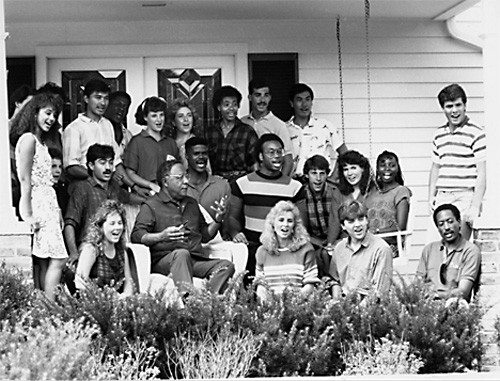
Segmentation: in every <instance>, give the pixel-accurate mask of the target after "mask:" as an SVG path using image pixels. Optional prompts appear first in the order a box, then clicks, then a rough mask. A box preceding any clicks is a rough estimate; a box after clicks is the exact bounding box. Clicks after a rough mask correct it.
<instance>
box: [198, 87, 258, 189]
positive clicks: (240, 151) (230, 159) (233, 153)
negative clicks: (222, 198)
mask: <svg viewBox="0 0 500 381" xmlns="http://www.w3.org/2000/svg"><path fill="white" fill-rule="evenodd" d="M241 98H242V97H241V94H240V92H239V91H238V90H236V89H235V88H234V87H232V86H222V87H221V88H220V89H218V90H217V91H216V92H215V94H214V97H213V99H212V106H213V108H214V110H216V111H217V112H218V113H219V114H220V119H219V121H218V122H217V123H216V124H215V125H214V126H212V127H210V128H209V129H208V130H207V131H206V133H205V139H206V140H207V143H208V149H209V151H208V155H209V158H210V165H211V167H212V172H213V174H214V175H219V176H222V177H224V178H225V179H227V180H228V181H233V180H236V179H237V178H238V177H241V176H244V175H246V174H247V173H250V172H252V171H253V170H255V167H256V165H255V144H256V143H257V139H258V137H257V134H256V132H255V131H254V130H253V129H252V127H250V126H248V125H246V124H245V123H243V122H242V121H241V120H239V119H238V109H239V108H240V103H241Z"/></svg>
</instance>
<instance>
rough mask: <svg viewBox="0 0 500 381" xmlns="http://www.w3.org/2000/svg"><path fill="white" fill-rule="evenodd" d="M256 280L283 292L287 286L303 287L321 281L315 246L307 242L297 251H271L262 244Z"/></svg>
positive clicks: (279, 292) (257, 255)
mask: <svg viewBox="0 0 500 381" xmlns="http://www.w3.org/2000/svg"><path fill="white" fill-rule="evenodd" d="M256 257H257V266H256V269H255V276H256V280H257V281H260V282H261V283H263V284H264V285H266V286H267V287H268V288H269V290H271V291H273V292H275V293H277V294H281V293H282V292H283V290H284V289H285V288H287V287H288V288H292V289H299V290H300V289H301V288H302V287H303V286H305V285H306V284H316V283H319V279H318V267H317V266H316V259H315V257H314V248H313V246H312V245H311V244H310V243H306V244H305V245H304V246H302V247H301V248H300V249H299V250H297V251H293V252H292V251H290V250H284V251H280V252H277V253H271V252H269V251H268V250H266V249H265V248H264V246H260V247H259V248H258V249H257V254H256Z"/></svg>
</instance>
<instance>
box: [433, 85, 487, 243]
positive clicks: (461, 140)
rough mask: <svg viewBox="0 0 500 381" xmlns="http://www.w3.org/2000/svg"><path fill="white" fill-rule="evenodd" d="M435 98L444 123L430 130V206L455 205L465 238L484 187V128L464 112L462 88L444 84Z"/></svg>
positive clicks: (468, 234)
mask: <svg viewBox="0 0 500 381" xmlns="http://www.w3.org/2000/svg"><path fill="white" fill-rule="evenodd" d="M438 100H439V104H440V105H441V108H442V109H443V112H444V115H445V116H446V119H447V120H448V123H446V124H445V125H443V126H441V127H439V128H438V129H437V130H436V132H435V133H434V139H433V151H432V167H431V172H430V176H429V203H430V209H431V211H432V210H434V209H435V208H436V207H437V206H439V205H441V204H453V205H455V206H456V207H457V208H458V210H459V211H460V213H461V216H462V220H461V232H462V235H463V237H464V238H465V239H467V240H468V239H469V238H470V235H471V232H472V225H473V222H474V220H475V219H477V218H478V217H479V214H480V209H481V203H482V201H483V196H484V192H485V190H486V137H485V133H484V129H483V128H482V127H479V126H478V125H477V124H475V123H472V122H471V121H470V120H469V118H468V116H467V115H466V106H467V96H466V95H465V91H464V90H463V89H462V87H460V86H459V85H457V84H452V85H449V86H446V87H445V88H444V89H442V90H441V92H440V93H439V95H438Z"/></svg>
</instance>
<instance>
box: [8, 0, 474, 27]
mask: <svg viewBox="0 0 500 381" xmlns="http://www.w3.org/2000/svg"><path fill="white" fill-rule="evenodd" d="M478 1H479V0H370V3H371V16H372V17H389V18H391V17H398V18H424V19H434V18H448V17H451V16H453V15H454V14H456V13H458V12H460V11H462V10H464V9H466V8H468V7H470V6H472V5H473V4H475V3H477V2H478ZM4 3H5V20H6V22H7V23H33V22H41V23H45V22H77V21H106V20H107V21H135V20H217V19H233V20H239V19H241V20H259V19H281V20H285V19H301V20H312V19H324V18H335V17H336V16H337V15H340V16H341V17H362V16H363V15H364V1H363V0H300V1H297V0H99V1H98V0H79V1H75V0H4ZM144 5H149V6H144Z"/></svg>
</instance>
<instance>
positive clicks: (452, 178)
mask: <svg viewBox="0 0 500 381" xmlns="http://www.w3.org/2000/svg"><path fill="white" fill-rule="evenodd" d="M432 144H433V149H432V161H433V162H434V163H436V164H438V165H439V173H438V179H437V182H436V189H438V190H464V189H473V188H474V187H475V185H476V178H477V164H478V163H481V162H483V161H485V160H486V136H485V133H484V129H483V128H482V127H480V126H478V125H477V124H475V123H472V122H471V121H470V120H469V118H468V117H466V118H465V120H464V122H463V123H462V124H461V125H460V126H457V127H455V130H454V131H453V132H452V131H451V129H450V127H449V125H448V124H445V125H444V126H441V127H439V128H438V129H437V130H436V131H435V133H434V138H433V141H432Z"/></svg>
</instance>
